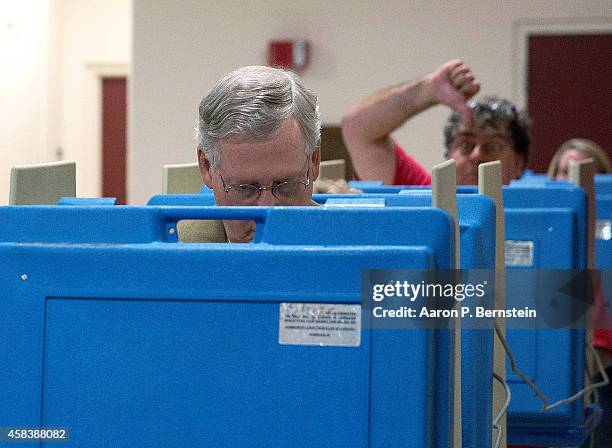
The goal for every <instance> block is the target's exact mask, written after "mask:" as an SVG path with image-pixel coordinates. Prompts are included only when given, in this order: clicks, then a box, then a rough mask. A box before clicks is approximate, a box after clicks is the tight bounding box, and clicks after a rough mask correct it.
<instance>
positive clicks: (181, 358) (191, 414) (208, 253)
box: [0, 205, 454, 447]
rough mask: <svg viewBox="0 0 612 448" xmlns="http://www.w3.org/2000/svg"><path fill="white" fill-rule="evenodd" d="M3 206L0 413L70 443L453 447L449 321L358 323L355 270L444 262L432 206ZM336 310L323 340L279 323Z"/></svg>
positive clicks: (446, 248) (442, 233) (448, 245)
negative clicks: (198, 223)
mask: <svg viewBox="0 0 612 448" xmlns="http://www.w3.org/2000/svg"><path fill="white" fill-rule="evenodd" d="M0 217H2V219H3V222H4V223H5V232H3V233H2V236H1V238H0V263H1V264H2V266H3V269H2V270H0V277H1V278H2V284H3V285H4V289H3V300H2V301H0V341H2V342H1V344H0V350H1V352H2V359H4V360H9V362H3V363H2V364H1V365H0V396H2V400H3V401H2V406H0V421H1V422H2V423H3V425H11V426H21V427H41V426H42V427H67V428H68V429H69V436H70V442H69V443H67V444H66V445H65V446H88V447H102V446H104V447H106V446H131V447H141V446H142V447H145V446H147V447H148V446H225V447H238V446H270V447H275V446H278V447H281V446H283V447H284V446H295V447H312V446H321V447H341V446H346V447H369V446H372V447H393V446H397V447H405V446H420V447H429V446H435V447H448V446H451V445H452V400H451V397H452V393H453V392H452V381H450V378H449V374H448V372H451V371H452V370H453V366H452V356H451V355H450V354H451V353H452V338H451V333H450V332H444V331H436V332H434V331H432V330H412V331H367V330H361V331H359V330H357V331H355V330H356V329H357V328H360V327H359V326H358V325H357V324H355V320H356V319H357V316H358V313H356V312H355V307H356V306H358V305H359V303H360V300H361V298H360V286H359V283H360V272H361V271H362V270H365V269H399V268H401V269H410V268H413V269H434V268H451V267H452V266H453V263H454V262H453V256H452V253H453V231H452V227H451V225H450V220H449V217H448V215H446V214H445V213H444V212H442V211H441V210H437V209H431V208H400V207H397V208H389V209H384V210H365V209H351V210H348V209H347V210H344V209H343V210H339V209H338V210H334V209H328V208H312V207H305V208H301V207H291V208H264V207H257V208H240V207H235V208H229V209H225V208H216V207H214V208H195V207H183V208H182V207H154V206H150V207H108V206H89V207H76V206H66V205H65V206H57V207H55V206H50V207H0ZM182 219H249V220H254V221H256V222H257V224H258V230H257V235H256V239H255V242H254V243H253V244H246V245H233V244H216V243H211V244H185V243H176V242H174V241H175V240H176V228H177V222H178V221H179V220H182ZM365 224H367V225H365ZM322 229H323V230H322ZM296 234H297V235H298V236H299V238H296ZM283 304H285V305H283ZM325 305H329V306H332V308H333V309H331V310H330V308H329V307H325ZM334 307H335V308H334ZM334 309H335V310H337V311H338V310H339V311H338V312H340V313H341V314H340V315H341V316H342V318H341V319H342V323H346V322H349V323H348V328H345V329H344V330H346V331H344V330H343V331H340V330H338V333H339V334H338V335H335V333H334V334H333V335H332V340H331V342H329V340H328V339H325V338H327V337H329V335H325V334H318V333H317V334H312V333H309V331H308V329H304V328H303V327H300V326H299V325H298V326H297V328H296V327H295V324H292V325H293V326H292V325H289V324H288V323H287V322H290V321H289V320H288V318H290V317H295V316H297V317H298V318H299V316H302V315H304V314H300V313H307V315H308V316H310V315H315V316H319V315H320V313H325V315H326V316H327V315H329V314H330V313H332V311H333V310H334ZM288 310H289V311H288ZM351 322H353V324H351ZM351 325H353V326H351ZM300 329H301V330H300ZM334 331H336V330H334ZM331 333H333V331H332V332H331ZM304 338H305V339H304ZM317 338H324V340H323V342H321V339H317ZM325 341H328V342H327V343H326V342H325Z"/></svg>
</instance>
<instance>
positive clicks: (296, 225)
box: [0, 206, 454, 266]
mask: <svg viewBox="0 0 612 448" xmlns="http://www.w3.org/2000/svg"><path fill="white" fill-rule="evenodd" d="M183 219H188V220H198V219H201V220H207V219H213V220H215V219H217V220H218V219H237V220H252V221H255V222H256V223H257V231H256V235H255V238H254V242H262V243H269V244H335V245H341V244H342V245H346V244H362V245H363V244H372V245H394V244H400V245H413V246H424V247H431V248H432V260H434V263H435V264H434V266H448V265H449V263H450V261H449V260H451V258H452V256H451V253H452V252H453V251H454V240H453V239H450V240H448V239H440V238H438V236H437V235H434V234H432V232H431V228H441V229H445V228H450V226H451V225H452V223H451V220H450V217H449V216H448V215H447V214H446V213H445V212H443V211H441V210H437V209H432V208H421V209H417V208H400V207H397V208H393V209H388V210H365V209H343V210H339V209H334V210H332V209H327V208H324V207H153V206H146V207H121V206H115V207H107V206H101V207H96V206H91V207H80V206H76V207H71V206H13V207H0V220H2V222H3V223H4V225H5V231H4V232H3V233H2V234H1V235H0V242H22V243H26V242H28V243H31V242H46V243H124V244H127V243H151V242H155V241H159V242H168V241H176V238H177V237H176V232H175V229H176V223H177V222H178V221H180V220H183ZM330 222H333V225H330ZM434 254H435V257H434Z"/></svg>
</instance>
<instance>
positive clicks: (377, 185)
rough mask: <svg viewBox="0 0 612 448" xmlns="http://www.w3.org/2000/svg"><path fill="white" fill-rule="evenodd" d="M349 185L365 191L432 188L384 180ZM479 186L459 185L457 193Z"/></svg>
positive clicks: (476, 189) (351, 182)
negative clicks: (389, 183) (396, 183)
mask: <svg viewBox="0 0 612 448" xmlns="http://www.w3.org/2000/svg"><path fill="white" fill-rule="evenodd" d="M348 184H349V187H351V188H355V189H358V190H361V191H362V192H364V193H374V194H394V193H399V192H400V191H404V190H431V187H430V186H427V185H422V186H421V185H383V183H382V181H360V180H358V181H350V182H349V183H348ZM477 191H478V188H477V187H474V186H471V185H457V193H473V192H477Z"/></svg>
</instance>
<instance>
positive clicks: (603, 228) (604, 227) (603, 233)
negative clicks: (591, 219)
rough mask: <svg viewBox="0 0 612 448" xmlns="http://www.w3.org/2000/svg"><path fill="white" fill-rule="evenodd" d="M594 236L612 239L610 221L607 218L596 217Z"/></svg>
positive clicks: (601, 238)
mask: <svg viewBox="0 0 612 448" xmlns="http://www.w3.org/2000/svg"><path fill="white" fill-rule="evenodd" d="M595 238H597V239H598V240H604V241H609V240H612V221H611V220H609V219H598V220H597V221H595Z"/></svg>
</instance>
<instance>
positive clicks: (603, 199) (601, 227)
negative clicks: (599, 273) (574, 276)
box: [595, 193, 612, 269]
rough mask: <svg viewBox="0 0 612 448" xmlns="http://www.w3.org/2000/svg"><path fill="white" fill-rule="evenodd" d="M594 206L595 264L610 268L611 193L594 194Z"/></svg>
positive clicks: (601, 267) (599, 267) (611, 253)
mask: <svg viewBox="0 0 612 448" xmlns="http://www.w3.org/2000/svg"><path fill="white" fill-rule="evenodd" d="M595 207H596V218H597V221H596V222H597V229H596V232H595V266H596V267H597V268H598V269H612V193H611V194H598V195H596V197H595Z"/></svg>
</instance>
